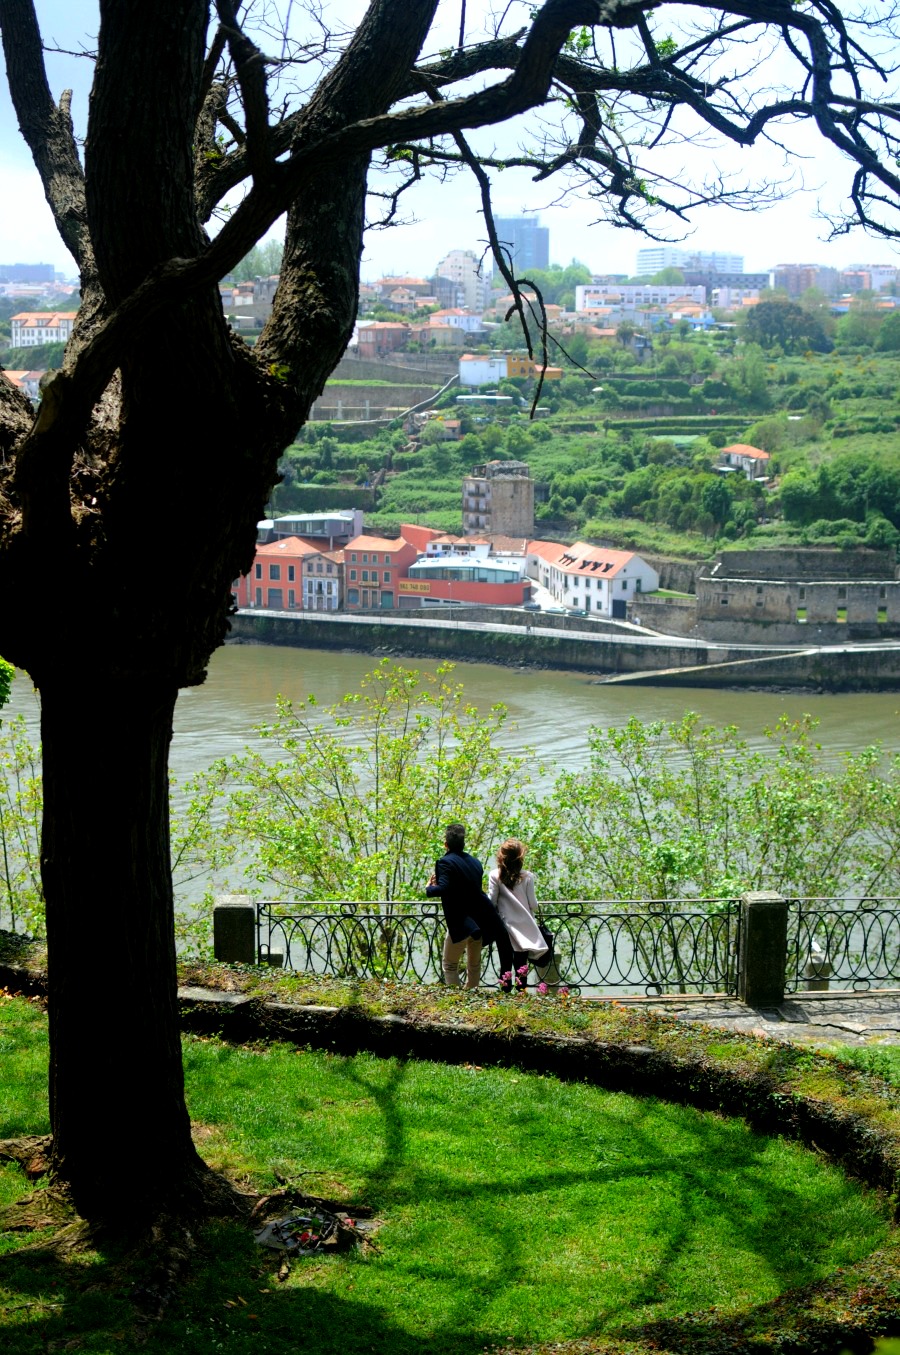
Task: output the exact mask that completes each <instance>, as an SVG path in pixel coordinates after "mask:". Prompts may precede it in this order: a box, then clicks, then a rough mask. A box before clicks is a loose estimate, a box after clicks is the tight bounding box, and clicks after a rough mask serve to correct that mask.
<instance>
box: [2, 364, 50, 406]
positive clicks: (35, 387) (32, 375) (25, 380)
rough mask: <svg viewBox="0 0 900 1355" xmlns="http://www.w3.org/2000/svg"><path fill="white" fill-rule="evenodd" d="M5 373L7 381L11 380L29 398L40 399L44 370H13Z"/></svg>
mask: <svg viewBox="0 0 900 1355" xmlns="http://www.w3.org/2000/svg"><path fill="white" fill-rule="evenodd" d="M3 375H4V376H5V377H6V379H7V381H11V382H12V384H13V385H14V386H18V388H19V390H21V391H24V392H25V394H26V395H27V396H28V398H29V400H38V399H40V394H41V377H42V376H44V375H45V373H44V372H23V371H11V372H4V373H3Z"/></svg>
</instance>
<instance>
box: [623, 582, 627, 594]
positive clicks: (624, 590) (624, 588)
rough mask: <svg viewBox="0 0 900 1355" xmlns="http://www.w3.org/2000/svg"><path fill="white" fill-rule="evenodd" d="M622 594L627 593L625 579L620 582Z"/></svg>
mask: <svg viewBox="0 0 900 1355" xmlns="http://www.w3.org/2000/svg"><path fill="white" fill-rule="evenodd" d="M622 592H623V593H627V592H628V580H627V579H623V580H622Z"/></svg>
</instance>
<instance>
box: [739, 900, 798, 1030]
mask: <svg viewBox="0 0 900 1355" xmlns="http://www.w3.org/2000/svg"><path fill="white" fill-rule="evenodd" d="M787 910H788V906H787V899H785V898H783V897H782V895H781V894H775V893H772V892H771V891H770V890H758V891H756V892H754V893H750V894H744V895H743V897H742V899H741V949H740V972H739V974H738V996H739V997H740V998H741V1000H742V1001H743V1002H746V1003H747V1006H748V1007H780V1006H781V1003H782V1002H783V1001H784V980H785V970H786V968H787Z"/></svg>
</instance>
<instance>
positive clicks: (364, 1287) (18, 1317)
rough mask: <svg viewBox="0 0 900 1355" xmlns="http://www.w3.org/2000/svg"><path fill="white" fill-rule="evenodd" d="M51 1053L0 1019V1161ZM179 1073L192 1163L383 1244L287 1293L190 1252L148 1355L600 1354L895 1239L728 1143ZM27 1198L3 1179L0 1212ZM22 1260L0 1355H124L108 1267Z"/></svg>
mask: <svg viewBox="0 0 900 1355" xmlns="http://www.w3.org/2000/svg"><path fill="white" fill-rule="evenodd" d="M45 1030H46V1026H45V1020H44V1017H43V1015H42V1013H41V1012H40V1011H39V1009H38V1008H37V1007H35V1006H33V1005H31V1004H29V1003H27V1002H24V1001H22V1000H6V1001H3V1002H0V1055H2V1059H3V1064H2V1067H3V1094H2V1097H0V1137H6V1136H10V1135H15V1134H22V1133H41V1132H45V1131H46V1129H47V1113H46V1096H45V1089H44V1060H45ZM184 1052H185V1068H186V1077H187V1085H188V1098H189V1105H190V1110H191V1116H192V1119H193V1121H194V1124H195V1132H196V1134H197V1138H198V1143H199V1146H200V1148H201V1151H202V1152H203V1153H204V1155H205V1157H206V1158H207V1160H208V1161H209V1162H211V1163H212V1164H213V1165H215V1166H218V1167H221V1168H223V1169H225V1170H227V1171H228V1172H229V1173H230V1174H232V1175H233V1176H234V1177H236V1178H239V1179H240V1178H243V1179H246V1180H248V1181H249V1182H251V1183H252V1184H253V1186H254V1187H256V1188H260V1189H266V1188H267V1187H271V1186H273V1185H274V1184H275V1180H276V1178H275V1175H274V1174H275V1173H276V1172H277V1173H279V1174H280V1175H282V1176H284V1177H288V1178H293V1177H298V1178H299V1179H300V1182H301V1183H302V1186H303V1188H304V1189H307V1190H310V1191H312V1192H314V1193H320V1194H323V1195H335V1194H336V1195H339V1196H340V1197H342V1198H346V1199H347V1200H348V1201H353V1202H355V1203H366V1204H368V1205H370V1206H372V1207H373V1208H374V1209H375V1211H376V1213H377V1215H378V1217H379V1218H380V1219H381V1220H383V1223H384V1226H383V1228H382V1230H381V1231H380V1232H379V1234H378V1249H377V1251H375V1252H373V1253H371V1254H370V1255H368V1256H361V1255H350V1256H346V1255H345V1256H334V1257H328V1258H323V1259H321V1260H320V1259H319V1258H317V1257H312V1258H308V1259H301V1260H297V1261H296V1262H294V1264H293V1267H292V1271H291V1275H290V1277H289V1278H288V1279H287V1280H286V1281H285V1282H284V1283H279V1282H278V1281H277V1278H276V1271H277V1266H278V1258H277V1257H275V1259H274V1261H273V1260H272V1258H273V1257H274V1253H265V1252H262V1251H260V1250H259V1249H258V1248H256V1247H255V1245H254V1243H253V1241H252V1239H251V1238H250V1236H249V1234H248V1233H247V1232H246V1230H243V1229H241V1228H239V1227H237V1226H224V1225H220V1226H216V1227H214V1228H210V1229H207V1230H206V1232H205V1234H204V1238H203V1242H204V1251H203V1259H202V1264H200V1265H199V1266H198V1267H197V1269H196V1271H195V1274H194V1277H193V1279H192V1280H191V1282H190V1283H189V1285H188V1287H187V1288H186V1289H184V1290H183V1291H182V1292H181V1293H180V1294H179V1296H178V1298H177V1299H176V1300H175V1302H174V1303H173V1305H172V1307H171V1308H170V1310H169V1314H168V1316H167V1317H166V1318H165V1319H164V1320H163V1322H162V1324H161V1325H160V1326H159V1327H157V1328H156V1329H153V1330H151V1332H150V1334H149V1336H148V1339H147V1341H146V1344H145V1345H144V1347H143V1348H144V1349H145V1350H147V1351H148V1352H149V1353H151V1355H157V1353H158V1355H162V1352H166V1355H169V1352H172V1353H173V1355H174V1353H176V1352H185V1353H186V1355H187V1353H190V1355H194V1352H196V1353H197V1355H200V1352H204V1355H205V1352H207V1351H218V1350H222V1351H228V1352H234V1355H243V1352H245V1351H246V1352H248V1355H249V1352H251V1351H254V1352H259V1351H264V1352H272V1355H282V1353H283V1355H288V1352H294V1351H300V1350H308V1351H313V1352H316V1353H317V1355H330V1353H331V1352H334V1353H335V1355H337V1352H341V1353H342V1355H343V1352H346V1351H378V1352H382V1351H390V1352H392V1355H393V1353H394V1352H396V1353H397V1355H413V1352H423V1353H424V1352H425V1351H429V1352H430V1351H440V1352H450V1355H469V1353H470V1352H477V1351H481V1350H482V1349H484V1348H485V1347H488V1346H491V1345H494V1344H500V1343H503V1344H506V1343H523V1344H524V1343H526V1342H527V1341H529V1340H531V1341H534V1340H537V1339H540V1340H543V1341H560V1340H564V1339H566V1338H569V1337H577V1336H590V1335H598V1334H607V1333H613V1332H615V1331H616V1329H618V1328H621V1327H623V1326H633V1325H634V1324H635V1323H637V1322H640V1321H644V1320H648V1319H650V1318H655V1317H664V1316H674V1315H676V1314H678V1313H681V1312H684V1311H686V1310H693V1309H698V1308H708V1307H710V1306H711V1305H721V1306H724V1307H725V1308H741V1307H745V1306H747V1305H750V1304H757V1303H760V1302H762V1301H765V1300H766V1299H769V1298H772V1297H773V1296H775V1295H777V1294H778V1293H780V1292H782V1291H783V1290H784V1289H786V1288H788V1287H789V1286H793V1285H797V1284H800V1283H803V1282H805V1281H808V1280H813V1279H816V1278H818V1277H820V1276H823V1275H825V1274H826V1273H827V1272H829V1271H830V1270H832V1269H834V1268H835V1267H837V1266H841V1265H845V1264H848V1263H851V1262H852V1261H854V1260H856V1259H858V1258H860V1257H862V1256H864V1255H866V1254H868V1253H869V1252H870V1251H871V1250H872V1249H873V1248H875V1247H877V1246H878V1245H879V1244H880V1243H881V1242H883V1241H884V1239H885V1238H886V1236H887V1233H888V1227H887V1222H886V1213H885V1210H884V1208H883V1206H882V1203H881V1202H880V1201H879V1200H878V1199H877V1198H876V1197H875V1196H874V1195H872V1194H871V1193H868V1192H866V1191H864V1190H862V1189H861V1188H860V1187H858V1186H857V1185H855V1184H853V1183H851V1182H849V1181H848V1180H847V1179H846V1178H844V1177H843V1176H842V1175H841V1173H840V1172H839V1171H837V1170H836V1169H834V1168H832V1167H830V1166H828V1165H826V1164H824V1163H823V1162H822V1161H821V1159H819V1158H817V1157H816V1156H815V1155H814V1154H812V1153H810V1152H807V1151H805V1150H803V1149H802V1148H799V1147H798V1146H797V1145H795V1144H792V1143H788V1142H785V1141H783V1140H779V1139H770V1138H764V1137H760V1136H758V1135H756V1134H753V1133H751V1132H750V1130H749V1129H748V1128H747V1127H746V1125H745V1124H743V1123H742V1122H741V1121H738V1120H730V1119H723V1118H721V1117H718V1116H715V1115H712V1114H705V1113H701V1112H698V1111H695V1110H693V1109H690V1108H685V1107H678V1106H673V1105H668V1104H665V1103H663V1102H659V1101H655V1100H652V1099H637V1098H632V1097H629V1096H625V1095H621V1094H612V1093H607V1092H604V1091H601V1090H598V1089H596V1088H593V1087H590V1086H584V1085H571V1084H570V1085H562V1084H560V1083H558V1082H556V1081H555V1079H553V1078H552V1077H550V1076H545V1077H540V1076H526V1075H524V1074H521V1073H518V1072H516V1071H514V1070H513V1071H506V1070H499V1069H490V1070H488V1069H483V1070H482V1069H478V1068H474V1067H446V1066H441V1065H436V1064H428V1063H419V1062H413V1061H410V1062H398V1061H396V1060H379V1059H377V1058H375V1057H374V1056H371V1055H360V1056H357V1057H355V1058H345V1057H338V1056H332V1055H329V1054H327V1053H321V1052H312V1051H302V1050H301V1051H298V1050H296V1049H294V1048H292V1047H288V1046H281V1045H278V1046H272V1047H268V1048H264V1049H263V1048H240V1047H231V1046H228V1045H225V1044H222V1043H220V1042H218V1041H216V1040H198V1039H191V1038H188V1039H186V1040H185V1043H184ZM878 1071H881V1069H880V1068H879V1070H878ZM116 1128H117V1132H127V1123H124V1124H123V1125H122V1126H118V1127H116ZM135 1169H136V1170H139V1169H140V1167H139V1164H136V1168H135ZM305 1173H310V1174H309V1175H305ZM26 1189H27V1186H26V1184H25V1182H24V1178H22V1177H21V1176H20V1174H19V1173H18V1171H17V1170H16V1169H13V1168H5V1169H3V1170H2V1171H0V1203H8V1202H10V1201H12V1200H14V1199H16V1198H18V1197H19V1196H20V1195H21V1194H23V1193H24V1191H25V1190H26ZM122 1198H123V1207H127V1198H128V1185H127V1182H123V1183H122ZM22 1241H23V1239H22V1238H21V1237H11V1238H7V1239H5V1240H4V1242H3V1244H2V1246H3V1250H4V1252H5V1255H4V1256H3V1257H2V1259H0V1311H3V1320H4V1333H5V1339H4V1347H3V1348H4V1352H14V1355H19V1352H21V1355H31V1352H35V1355H37V1352H39V1351H40V1352H43V1351H44V1350H45V1349H47V1348H48V1345H47V1343H48V1341H50V1342H53V1341H56V1342H59V1343H60V1345H59V1346H58V1347H55V1348H60V1349H61V1348H63V1343H64V1342H65V1341H68V1340H77V1342H78V1345H77V1347H76V1348H77V1349H79V1350H83V1351H87V1352H92V1355H100V1353H101V1352H108V1351H121V1350H130V1349H131V1348H132V1344H131V1343H132V1341H133V1336H132V1334H131V1333H130V1326H129V1324H130V1322H131V1312H130V1305H129V1303H128V1294H127V1287H125V1289H123V1288H122V1286H121V1285H120V1286H119V1289H118V1290H117V1289H116V1288H115V1287H114V1288H113V1289H112V1290H110V1288H109V1286H108V1285H105V1284H104V1282H103V1281H104V1275H105V1274H106V1273H108V1266H107V1262H109V1261H110V1260H115V1257H114V1256H110V1255H104V1256H100V1255H98V1254H93V1255H88V1256H80V1257H77V1258H74V1259H73V1260H71V1261H69V1262H68V1263H67V1264H62V1263H60V1262H55V1261H54V1262H48V1261H43V1262H39V1261H37V1260H36V1259H35V1258H34V1257H29V1256H28V1255H27V1254H24V1255H16V1254H15V1249H16V1248H18V1247H20V1246H21V1245H22ZM4 1310H5V1311H4Z"/></svg>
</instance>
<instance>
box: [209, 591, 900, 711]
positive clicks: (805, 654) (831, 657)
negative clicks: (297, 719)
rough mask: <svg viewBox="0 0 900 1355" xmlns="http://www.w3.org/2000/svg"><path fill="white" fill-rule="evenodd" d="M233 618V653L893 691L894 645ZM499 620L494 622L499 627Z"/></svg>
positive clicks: (555, 622) (607, 629)
mask: <svg viewBox="0 0 900 1355" xmlns="http://www.w3.org/2000/svg"><path fill="white" fill-rule="evenodd" d="M467 611H469V612H470V615H468V616H467V617H465V618H461V617H459V616H457V615H455V614H454V615H453V617H452V618H451V617H448V618H446V619H444V618H438V617H429V618H426V619H422V618H418V617H417V618H412V617H405V616H398V615H396V614H391V615H382V614H377V613H376V614H372V615H353V616H350V615H346V614H325V613H321V612H320V613H303V612H268V611H262V610H257V609H254V610H246V611H240V612H238V613H237V614H236V615H235V616H233V617H232V619H231V633H230V635H229V638H228V643H231V644H264V645H285V646H289V647H296V648H300V649H323V650H336V651H344V652H347V651H350V652H355V653H365V654H392V655H396V656H402V657H405V658H412V659H417V658H419V659H420V658H430V659H435V658H437V659H441V658H445V659H450V660H463V661H470V662H475V663H490V664H499V665H504V666H508V667H515V668H522V667H538V668H549V669H558V670H563V671H565V670H570V671H576V672H582V673H587V674H590V675H591V676H593V677H595V678H596V679H597V680H598V681H602V682H605V683H610V682H616V681H628V682H632V683H635V682H639V683H641V684H643V685H653V686H683V687H722V688H737V689H740V688H749V689H751V690H767V689H773V690H783V691H791V690H797V691H813V692H829V693H837V692H866V691H872V692H876V691H900V643H898V642H883V643H879V644H867V645H843V646H836V645H833V646H822V647H805V648H802V649H801V648H797V647H795V646H785V645H782V646H761V645H760V646H757V645H724V644H715V643H704V642H702V641H697V640H693V639H688V638H685V637H683V636H676V635H658V634H656V633H654V632H648V631H642V630H640V629H638V628H636V627H634V626H629V625H624V626H622V627H620V628H615V627H614V625H613V623H609V622H607V623H593V622H590V621H588V620H587V619H584V620H582V619H581V618H575V617H569V616H566V617H559V618H557V617H555V616H552V617H551V616H541V619H540V621H539V622H537V621H536V620H535V619H533V617H532V615H531V614H529V613H527V612H510V611H504V612H502V613H498V614H494V613H492V614H491V616H490V617H489V618H486V619H474V618H473V617H472V616H471V609H467ZM500 617H502V620H501V619H500Z"/></svg>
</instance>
